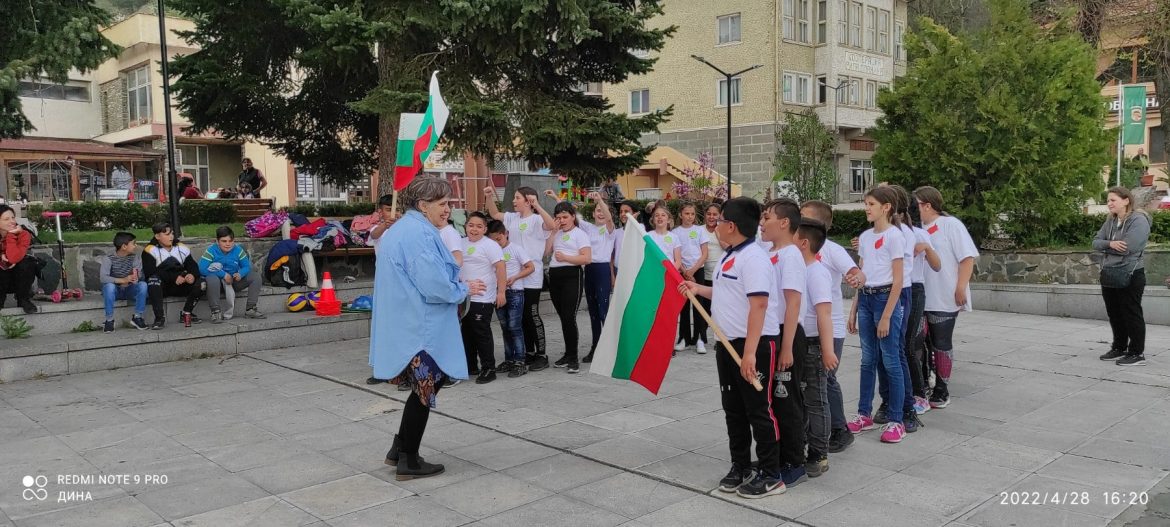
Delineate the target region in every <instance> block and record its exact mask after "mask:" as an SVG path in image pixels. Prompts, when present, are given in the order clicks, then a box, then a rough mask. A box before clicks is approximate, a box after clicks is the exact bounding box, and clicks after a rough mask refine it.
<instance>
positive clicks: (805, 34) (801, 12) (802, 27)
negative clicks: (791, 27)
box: [796, 0, 810, 44]
mask: <svg viewBox="0 0 1170 527" xmlns="http://www.w3.org/2000/svg"><path fill="white" fill-rule="evenodd" d="M808 4H809V0H796V40H798V41H800V42H804V43H806V44H807V43H808V42H810V40H809V38H810V35H809V23H808V7H809V5H808Z"/></svg>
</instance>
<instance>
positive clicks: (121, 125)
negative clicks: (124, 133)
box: [98, 78, 127, 134]
mask: <svg viewBox="0 0 1170 527" xmlns="http://www.w3.org/2000/svg"><path fill="white" fill-rule="evenodd" d="M98 91H99V92H100V94H101V95H100V97H101V108H102V132H103V133H107V134H108V133H111V132H117V131H119V130H124V129H125V128H126V112H127V108H126V84H125V83H124V82H122V79H121V78H118V79H114V80H112V81H110V82H106V83H103V84H102V85H101V86H100V87H99V88H98Z"/></svg>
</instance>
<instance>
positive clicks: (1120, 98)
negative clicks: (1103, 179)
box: [1114, 81, 1125, 187]
mask: <svg viewBox="0 0 1170 527" xmlns="http://www.w3.org/2000/svg"><path fill="white" fill-rule="evenodd" d="M1124 91H1125V84H1123V83H1122V82H1121V81H1118V82H1117V170H1116V171H1115V172H1114V175H1115V176H1116V178H1115V180H1116V186H1118V187H1120V186H1121V151H1122V150H1123V149H1125V145H1123V144H1122V143H1121V136H1122V132H1123V130H1124V126H1125V125H1124V124H1123V120H1124V117H1125V94H1124Z"/></svg>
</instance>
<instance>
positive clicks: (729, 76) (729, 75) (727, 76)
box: [691, 55, 764, 199]
mask: <svg viewBox="0 0 1170 527" xmlns="http://www.w3.org/2000/svg"><path fill="white" fill-rule="evenodd" d="M691 58H692V59H695V60H697V61H699V62H702V63H703V64H706V65H708V66H710V67H711V69H713V70H715V71H717V72H719V74H720V75H723V78H724V79H726V80H727V83H726V84H725V86H726V87H727V97H726V100H725V101H724V102H725V103H727V199H731V79H733V78H735V77H738V76H740V75H743V74H744V73H747V72H749V71H752V70H754V69H756V68H762V67H764V65H763V64H755V65H752V66H751V67H748V68H745V69H742V70H740V71H737V72H735V73H727V72H726V71H723V70H722V69H719V67H718V66H716V65H714V64H711V63H710V62H707V59H704V58H703V57H700V56H698V55H691Z"/></svg>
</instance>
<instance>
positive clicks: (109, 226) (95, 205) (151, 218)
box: [28, 200, 236, 232]
mask: <svg viewBox="0 0 1170 527" xmlns="http://www.w3.org/2000/svg"><path fill="white" fill-rule="evenodd" d="M44 210H45V208H44V207H43V206H41V205H33V206H31V207H29V213H28V216H29V217H30V218H31V219H32V220H33V221H35V222H36V224H37V228H38V229H40V230H42V231H46V232H49V231H55V230H56V228H57V227H56V220H54V219H53V218H42V217H41V213H42V212H43V211H44ZM48 210H51V211H60V212H65V211H68V212H71V213H73V216H72V217H70V218H69V219H66V220H62V222H61V228H62V229H63V230H68V231H101V230H133V229H146V228H149V227H150V226H151V225H154V224H155V223H157V222H160V221H167V220H169V219H170V215H171V214H170V205H169V204H167V203H155V204H151V205H145V204H142V203H136V202H132V201H87V202H72V201H57V202H53V203H50V204H49V206H48ZM179 220H180V221H182V222H183V224H184V225H196V224H204V223H217V224H225V223H233V222H235V220H236V210H235V208H234V207H232V204H231V202H228V201H219V200H186V201H183V202H182V203H181V204H180V205H179Z"/></svg>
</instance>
